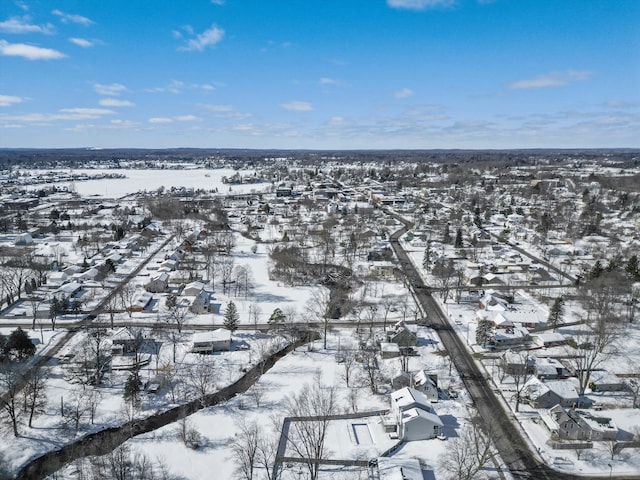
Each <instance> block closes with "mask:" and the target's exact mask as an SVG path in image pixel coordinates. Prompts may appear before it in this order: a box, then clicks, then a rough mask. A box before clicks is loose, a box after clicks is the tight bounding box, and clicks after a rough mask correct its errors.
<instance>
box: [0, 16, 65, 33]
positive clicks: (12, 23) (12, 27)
mask: <svg viewBox="0 0 640 480" xmlns="http://www.w3.org/2000/svg"><path fill="white" fill-rule="evenodd" d="M30 22H31V17H29V16H28V15H26V16H24V17H11V18H10V19H9V20H5V21H4V22H0V32H5V33H16V34H20V33H44V34H47V35H50V34H52V33H54V31H55V28H54V26H53V25H51V24H50V23H47V24H45V25H34V24H32V23H30Z"/></svg>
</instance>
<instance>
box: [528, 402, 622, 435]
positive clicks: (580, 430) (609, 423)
mask: <svg viewBox="0 0 640 480" xmlns="http://www.w3.org/2000/svg"><path fill="white" fill-rule="evenodd" d="M540 418H541V419H542V421H543V423H544V424H545V426H546V427H547V428H548V429H549V431H550V432H551V433H552V434H554V435H556V436H557V437H558V438H559V439H561V440H583V441H593V440H615V439H616V438H617V436H618V427H617V426H616V424H615V423H614V421H613V420H612V419H611V418H607V417H600V416H596V415H593V414H591V412H588V411H585V410H574V409H565V408H564V407H562V406H561V405H555V406H554V407H552V408H550V409H549V411H548V412H542V413H541V414H540Z"/></svg>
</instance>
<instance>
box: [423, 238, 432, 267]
mask: <svg viewBox="0 0 640 480" xmlns="http://www.w3.org/2000/svg"><path fill="white" fill-rule="evenodd" d="M430 265H431V243H430V242H427V247H426V248H425V249H424V255H423V256H422V268H424V269H425V270H426V271H429V266H430Z"/></svg>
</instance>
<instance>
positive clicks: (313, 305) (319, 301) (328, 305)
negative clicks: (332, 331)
mask: <svg viewBox="0 0 640 480" xmlns="http://www.w3.org/2000/svg"><path fill="white" fill-rule="evenodd" d="M332 307H333V306H332V299H331V291H330V290H329V289H328V288H326V287H323V286H318V288H316V289H315V290H314V291H313V293H312V294H311V297H310V298H309V300H308V302H307V310H308V311H309V313H310V314H311V315H312V316H313V317H314V318H315V319H316V320H318V321H319V322H321V323H322V327H323V330H324V334H323V346H322V348H324V349H325V350H326V349H327V331H328V330H329V320H330V319H331V316H332Z"/></svg>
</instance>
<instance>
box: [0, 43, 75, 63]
mask: <svg viewBox="0 0 640 480" xmlns="http://www.w3.org/2000/svg"><path fill="white" fill-rule="evenodd" d="M0 55H3V56H5V57H22V58H26V59H27V60H58V59H60V58H65V57H66V55H65V54H64V53H62V52H59V51H57V50H53V49H52V48H43V47H36V46H34V45H28V44H26V43H9V42H7V41H6V40H0Z"/></svg>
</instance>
